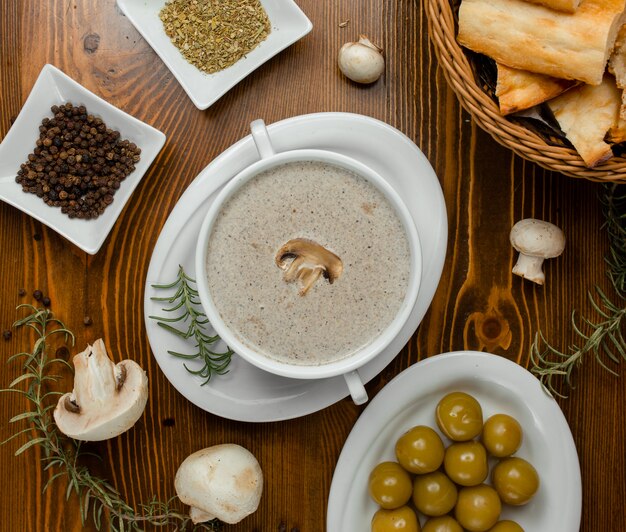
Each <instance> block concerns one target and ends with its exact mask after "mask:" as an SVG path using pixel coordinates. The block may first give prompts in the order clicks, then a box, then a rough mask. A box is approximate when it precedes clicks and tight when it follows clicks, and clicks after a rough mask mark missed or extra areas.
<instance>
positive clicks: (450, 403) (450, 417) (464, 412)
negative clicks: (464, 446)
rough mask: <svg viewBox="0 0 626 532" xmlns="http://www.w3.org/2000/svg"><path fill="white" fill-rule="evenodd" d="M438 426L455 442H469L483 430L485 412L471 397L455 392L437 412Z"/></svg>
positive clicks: (444, 400) (441, 402)
mask: <svg viewBox="0 0 626 532" xmlns="http://www.w3.org/2000/svg"><path fill="white" fill-rule="evenodd" d="M436 416H437V425H438V426H439V428H440V429H441V432H443V433H444V434H445V435H446V436H447V437H448V438H450V439H451V440H453V441H468V440H471V439H472V438H475V437H476V436H478V435H479V434H480V431H481V430H482V428H483V411H482V408H480V404H479V403H478V401H477V400H476V399H474V398H473V397H472V396H471V395H468V394H466V393H463V392H453V393H449V394H448V395H446V396H445V397H444V398H443V399H441V401H439V404H438V405H437V410H436Z"/></svg>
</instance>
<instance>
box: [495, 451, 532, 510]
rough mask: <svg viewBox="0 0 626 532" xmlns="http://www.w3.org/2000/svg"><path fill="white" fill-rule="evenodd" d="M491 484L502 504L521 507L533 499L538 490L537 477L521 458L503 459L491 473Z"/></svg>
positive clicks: (530, 466) (529, 465)
mask: <svg viewBox="0 0 626 532" xmlns="http://www.w3.org/2000/svg"><path fill="white" fill-rule="evenodd" d="M491 482H492V483H493V486H494V488H496V491H497V492H498V495H500V498H501V499H502V502H505V503H507V504H512V505H514V506H521V505H523V504H526V503H527V502H528V501H530V499H532V498H533V496H534V495H535V493H537V490H538V489H539V475H538V474H537V471H536V470H535V468H534V467H533V466H532V465H531V464H529V463H528V462H527V461H526V460H524V459H523V458H517V457H512V458H505V459H504V460H501V461H500V462H498V464H496V466H495V467H494V468H493V470H492V472H491Z"/></svg>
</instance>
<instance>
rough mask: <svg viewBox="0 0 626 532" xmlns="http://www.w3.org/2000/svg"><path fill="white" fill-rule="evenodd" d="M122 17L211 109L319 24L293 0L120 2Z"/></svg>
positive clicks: (194, 97) (194, 99) (197, 99)
mask: <svg viewBox="0 0 626 532" xmlns="http://www.w3.org/2000/svg"><path fill="white" fill-rule="evenodd" d="M117 4H118V6H119V7H120V9H121V10H122V12H123V13H124V14H125V15H126V16H127V17H128V19H129V20H130V22H131V23H132V24H133V25H134V26H135V27H136V28H137V30H138V31H139V33H141V35H142V36H143V37H144V38H145V39H146V41H148V43H149V44H150V46H152V48H153V49H154V51H155V52H156V53H157V54H158V55H159V57H160V58H161V59H162V60H163V62H164V63H165V65H166V66H167V67H168V68H169V69H170V70H171V71H172V73H173V74H174V76H175V77H176V79H177V80H178V82H179V83H180V84H181V86H182V88H183V89H184V90H185V92H186V93H187V95H188V96H189V98H190V99H191V101H192V102H193V103H194V105H195V106H196V107H198V108H199V109H206V108H207V107H209V106H210V105H212V104H213V103H215V102H216V101H217V100H218V99H219V98H220V97H221V96H223V95H224V94H225V93H226V92H228V90H230V89H231V88H232V87H233V86H235V85H236V84H237V83H239V82H240V81H241V80H242V79H243V78H245V77H246V76H248V75H249V74H250V73H252V72H253V71H254V70H256V69H257V68H258V67H259V66H261V65H262V64H263V63H265V62H266V61H268V60H269V59H271V58H272V57H274V56H275V55H276V54H278V53H279V52H281V51H282V50H284V49H285V48H287V47H288V46H290V45H291V44H293V43H294V42H296V41H298V40H299V39H301V38H302V37H304V36H305V35H306V34H307V33H309V32H310V31H311V29H312V28H313V25H312V24H311V22H310V20H309V19H308V18H307V17H306V15H305V14H304V13H303V12H302V10H301V9H300V8H299V7H298V6H297V5H296V4H295V2H293V0H220V1H216V0H169V1H167V2H166V0H157V1H154V2H145V1H144V0H117Z"/></svg>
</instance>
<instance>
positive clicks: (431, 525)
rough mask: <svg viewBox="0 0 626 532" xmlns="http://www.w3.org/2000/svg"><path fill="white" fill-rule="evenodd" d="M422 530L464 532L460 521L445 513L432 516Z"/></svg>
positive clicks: (430, 531)
mask: <svg viewBox="0 0 626 532" xmlns="http://www.w3.org/2000/svg"><path fill="white" fill-rule="evenodd" d="M422 532H463V529H462V528H461V525H459V522H458V521H457V520H456V519H454V518H452V517H450V516H449V515H444V516H443V517H432V518H431V519H429V520H428V521H426V523H424V526H423V527H422Z"/></svg>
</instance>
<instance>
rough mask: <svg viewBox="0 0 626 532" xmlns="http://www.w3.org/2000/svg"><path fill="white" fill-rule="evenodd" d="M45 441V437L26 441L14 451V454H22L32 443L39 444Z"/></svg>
mask: <svg viewBox="0 0 626 532" xmlns="http://www.w3.org/2000/svg"><path fill="white" fill-rule="evenodd" d="M45 441H46V438H35V439H34V440H30V441H27V442H26V443H25V444H24V445H22V446H21V447H20V448H19V449H18V450H17V451H15V456H17V455H19V454H22V453H23V452H24V451H26V450H27V449H30V448H31V447H32V446H33V445H39V444H40V443H43V442H45Z"/></svg>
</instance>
